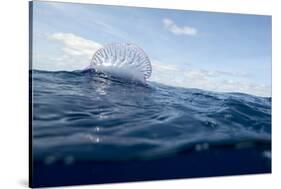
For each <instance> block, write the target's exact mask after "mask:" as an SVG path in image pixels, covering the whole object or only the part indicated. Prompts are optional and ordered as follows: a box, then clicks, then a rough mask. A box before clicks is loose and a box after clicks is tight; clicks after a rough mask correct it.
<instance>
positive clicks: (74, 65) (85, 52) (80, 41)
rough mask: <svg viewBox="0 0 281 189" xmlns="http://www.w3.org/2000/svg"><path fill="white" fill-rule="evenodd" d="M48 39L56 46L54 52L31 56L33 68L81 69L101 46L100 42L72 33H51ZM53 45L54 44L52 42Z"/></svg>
mask: <svg viewBox="0 0 281 189" xmlns="http://www.w3.org/2000/svg"><path fill="white" fill-rule="evenodd" d="M47 38H48V39H49V40H52V41H54V42H55V43H56V44H57V45H58V46H54V47H53V48H54V49H57V48H58V49H57V52H56V53H53V54H51V53H48V54H42V53H36V54H35V55H34V58H33V65H34V67H35V69H43V70H50V71H54V70H69V71H71V70H81V69H84V68H86V67H87V66H89V64H90V61H91V58H92V56H93V54H94V53H95V52H96V51H97V50H98V49H99V48H101V47H102V45H101V44H99V43H97V42H95V41H92V40H88V39H85V38H83V37H80V36H77V35H75V34H72V33H53V34H51V35H48V36H47ZM52 45H54V44H52Z"/></svg>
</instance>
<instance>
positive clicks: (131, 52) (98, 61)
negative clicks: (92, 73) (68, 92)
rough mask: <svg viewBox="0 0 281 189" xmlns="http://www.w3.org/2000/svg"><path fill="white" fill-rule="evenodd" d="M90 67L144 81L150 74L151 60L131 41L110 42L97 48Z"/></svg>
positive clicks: (113, 74)
mask: <svg viewBox="0 0 281 189" xmlns="http://www.w3.org/2000/svg"><path fill="white" fill-rule="evenodd" d="M90 68H92V69H95V70H96V71H97V72H102V73H104V74H109V75H111V76H115V77H119V78H123V79H127V80H133V81H139V82H143V83H145V82H146V79H148V78H149V77H150V76H151V72H152V67H151V62H150V60H149V58H148V56H147V55H146V53H145V52H144V51H143V50H142V49H141V48H140V47H138V46H137V45H135V44H131V43H112V44H108V45H105V46H104V47H102V48H100V49H99V50H97V51H96V52H95V54H94V56H93V58H92V60H91V64H90Z"/></svg>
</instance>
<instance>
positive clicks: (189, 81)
mask: <svg viewBox="0 0 281 189" xmlns="http://www.w3.org/2000/svg"><path fill="white" fill-rule="evenodd" d="M116 42H117V43H134V44H137V45H138V46H140V47H141V48H142V49H143V50H144V51H145V52H146V54H147V55H148V57H149V58H150V61H151V64H152V75H151V77H150V78H149V81H155V82H159V83H163V84H166V85H171V86H177V87H185V88H199V89H204V90H210V91H216V92H242V93H248V94H252V95H257V96H266V97H269V96H271V17H270V16H262V15H246V14H230V13H214V12H202V11H187V10H171V9H155V8H137V7H125V6H106V5H93V4H76V3H58V2H44V1H43V2H42V1H35V2H34V4H33V41H32V43H33V52H32V62H33V69H39V70H49V71H57V70H68V71H71V70H81V69H84V68H86V67H87V66H89V64H90V61H91V58H92V56H93V54H94V53H95V51H96V50H98V49H99V48H101V47H102V46H103V45H105V44H109V43H116Z"/></svg>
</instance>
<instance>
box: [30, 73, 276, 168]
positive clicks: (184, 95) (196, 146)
mask: <svg viewBox="0 0 281 189" xmlns="http://www.w3.org/2000/svg"><path fill="white" fill-rule="evenodd" d="M31 75H32V103H33V104H32V119H33V121H32V125H33V159H34V160H35V161H38V162H42V163H43V164H45V165H51V164H56V163H57V162H60V163H62V164H65V165H70V164H74V163H77V162H88V161H95V162H99V161H101V162H105V161H108V162H110V161H115V162H116V161H128V160H150V159H157V158H162V157H170V156H176V155H177V154H179V153H181V152H184V151H188V150H194V151H206V150H210V149H215V148H217V147H219V146H226V145H231V146H232V147H234V149H239V148H243V147H248V146H255V145H256V144H260V143H262V144H271V98H264V97H257V96H252V95H248V94H241V93H215V92H209V91H204V90H199V89H186V88H177V87H171V86H166V85H162V84H159V83H155V82H150V81H148V83H147V84H139V83H132V82H128V81H122V80H120V79H118V78H114V77H110V76H107V75H104V74H100V73H96V72H95V71H94V70H86V71H73V72H67V71H56V72H49V71H39V70H32V71H31ZM269 154H270V149H269V150H267V151H262V152H261V154H260V156H261V157H262V156H266V155H267V156H270V155H269Z"/></svg>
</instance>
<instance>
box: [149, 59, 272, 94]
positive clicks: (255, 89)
mask: <svg viewBox="0 0 281 189" xmlns="http://www.w3.org/2000/svg"><path fill="white" fill-rule="evenodd" d="M152 68H153V74H152V77H151V78H150V80H151V81H156V82H159V83H163V84H166V85H171V86H176V87H185V88H199V89H204V90H209V91H217V92H242V93H248V94H253V95H257V96H271V86H270V85H261V84H257V83H255V82H250V81H246V80H248V79H249V78H250V75H249V74H247V73H236V72H225V71H220V70H203V69H198V68H182V67H180V66H177V65H169V64H163V63H161V62H160V61H157V60H152ZM245 79H246V80H245Z"/></svg>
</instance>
